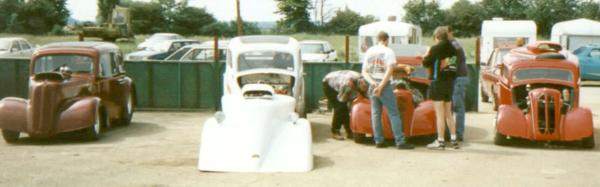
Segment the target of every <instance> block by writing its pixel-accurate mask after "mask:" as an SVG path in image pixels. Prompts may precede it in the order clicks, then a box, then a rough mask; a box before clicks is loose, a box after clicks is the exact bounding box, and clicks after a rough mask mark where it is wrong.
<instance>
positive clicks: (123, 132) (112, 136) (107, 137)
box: [14, 122, 165, 145]
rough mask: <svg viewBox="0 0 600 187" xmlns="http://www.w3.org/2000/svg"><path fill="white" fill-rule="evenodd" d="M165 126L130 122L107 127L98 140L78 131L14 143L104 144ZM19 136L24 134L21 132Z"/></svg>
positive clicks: (144, 134) (148, 133)
mask: <svg viewBox="0 0 600 187" xmlns="http://www.w3.org/2000/svg"><path fill="white" fill-rule="evenodd" d="M164 130H165V128H164V127H161V126H158V125H157V124H154V123H137V122H132V123H131V124H129V125H127V126H116V127H112V128H109V129H107V130H106V131H104V132H103V133H102V134H100V138H99V139H98V140H95V141H94V140H87V139H86V138H85V137H83V136H82V133H81V132H79V131H75V132H68V133H63V134H59V135H57V136H55V137H51V138H32V137H23V138H21V139H19V141H18V142H16V143H15V144H14V145H61V144H106V143H115V142H120V141H123V140H124V139H126V138H130V137H143V136H148V135H152V134H156V133H159V132H161V131H164ZM21 136H24V135H23V134H21Z"/></svg>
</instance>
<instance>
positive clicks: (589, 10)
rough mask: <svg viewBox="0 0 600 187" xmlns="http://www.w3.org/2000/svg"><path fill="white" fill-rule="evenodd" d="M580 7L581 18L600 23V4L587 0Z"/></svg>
mask: <svg viewBox="0 0 600 187" xmlns="http://www.w3.org/2000/svg"><path fill="white" fill-rule="evenodd" d="M579 7H581V8H580V9H579V10H580V12H579V16H578V17H583V18H588V19H594V20H598V21H600V3H598V2H596V1H594V0H587V1H584V2H582V3H581V4H580V5H579Z"/></svg>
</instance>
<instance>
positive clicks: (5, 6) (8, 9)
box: [0, 0, 23, 32]
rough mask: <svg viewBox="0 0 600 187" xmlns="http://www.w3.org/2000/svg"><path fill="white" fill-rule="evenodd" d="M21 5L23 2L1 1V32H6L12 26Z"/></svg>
mask: <svg viewBox="0 0 600 187" xmlns="http://www.w3.org/2000/svg"><path fill="white" fill-rule="evenodd" d="M21 4H23V0H0V10H2V11H0V32H4V31H6V29H7V28H8V26H9V25H12V23H13V22H14V21H15V20H14V19H15V17H16V16H17V14H16V13H17V10H18V9H19V6H20V5H21Z"/></svg>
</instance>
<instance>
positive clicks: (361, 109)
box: [350, 46, 437, 143]
mask: <svg viewBox="0 0 600 187" xmlns="http://www.w3.org/2000/svg"><path fill="white" fill-rule="evenodd" d="M413 47H415V46H413ZM422 49H423V50H421V52H424V51H425V50H424V49H425V48H422ZM398 51H406V50H398ZM396 54H397V57H396V63H398V64H408V65H411V66H413V67H415V71H414V72H413V73H412V75H411V76H410V77H409V78H403V79H404V81H403V82H404V83H401V84H397V86H396V88H395V89H394V94H395V95H396V103H397V105H398V109H399V111H400V115H401V116H402V127H403V128H402V129H403V132H404V136H406V137H407V138H410V137H416V136H427V135H435V134H437V131H436V124H435V121H436V120H435V111H434V110H433V101H431V100H425V101H419V100H422V98H424V97H423V96H425V95H426V93H427V88H428V87H429V84H430V83H431V81H430V80H429V79H428V70H427V69H426V68H425V67H423V66H422V58H421V57H419V56H418V54H419V52H417V53H414V54H402V53H400V52H396ZM421 54H423V53H421ZM402 74H403V73H394V77H395V78H394V79H395V80H397V78H398V77H403V76H404V77H406V75H402ZM363 93H364V91H363ZM416 97H420V98H421V99H417V98H416ZM417 102H418V103H417ZM383 109H384V110H383V113H382V118H383V119H382V124H383V135H384V138H386V139H393V138H394V136H393V133H392V129H391V127H390V121H389V118H388V116H387V109H385V107H384V108H383ZM350 128H351V129H352V132H353V133H354V140H355V142H357V143H360V142H363V141H364V139H365V134H373V127H372V125H371V101H370V100H369V98H368V97H366V96H365V94H358V97H357V98H356V99H354V100H353V101H352V109H351V111H350Z"/></svg>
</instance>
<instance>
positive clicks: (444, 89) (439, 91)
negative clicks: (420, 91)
mask: <svg viewBox="0 0 600 187" xmlns="http://www.w3.org/2000/svg"><path fill="white" fill-rule="evenodd" d="M453 88H454V83H453V82H452V81H450V80H435V81H432V82H431V86H430V88H429V98H431V100H434V101H448V102H449V101H452V89H453Z"/></svg>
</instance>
